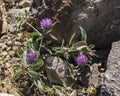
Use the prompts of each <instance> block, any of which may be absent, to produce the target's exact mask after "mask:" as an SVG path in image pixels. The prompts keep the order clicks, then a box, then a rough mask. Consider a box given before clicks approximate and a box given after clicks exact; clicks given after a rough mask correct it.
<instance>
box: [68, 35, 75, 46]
mask: <svg viewBox="0 0 120 96" xmlns="http://www.w3.org/2000/svg"><path fill="white" fill-rule="evenodd" d="M74 37H75V33H73V35H72V37H71V38H70V40H69V46H70V45H71V43H72V40H73V38H74Z"/></svg>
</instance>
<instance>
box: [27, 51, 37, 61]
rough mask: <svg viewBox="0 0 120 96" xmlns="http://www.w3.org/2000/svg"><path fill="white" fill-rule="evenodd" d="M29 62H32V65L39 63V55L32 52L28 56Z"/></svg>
mask: <svg viewBox="0 0 120 96" xmlns="http://www.w3.org/2000/svg"><path fill="white" fill-rule="evenodd" d="M27 60H28V62H31V63H33V62H37V60H38V55H37V53H36V52H34V51H30V52H29V53H28V54H27Z"/></svg>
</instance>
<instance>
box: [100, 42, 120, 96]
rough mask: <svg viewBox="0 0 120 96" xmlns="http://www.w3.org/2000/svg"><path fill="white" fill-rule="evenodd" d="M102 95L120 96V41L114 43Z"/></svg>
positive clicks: (103, 82)
mask: <svg viewBox="0 0 120 96" xmlns="http://www.w3.org/2000/svg"><path fill="white" fill-rule="evenodd" d="M100 96H120V41H118V42H114V43H113V44H112V49H111V51H110V54H109V56H108V61H107V70H106V72H105V77H104V79H103V81H102V87H101V93H100Z"/></svg>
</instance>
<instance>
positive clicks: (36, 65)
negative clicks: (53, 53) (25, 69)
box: [30, 59, 44, 71]
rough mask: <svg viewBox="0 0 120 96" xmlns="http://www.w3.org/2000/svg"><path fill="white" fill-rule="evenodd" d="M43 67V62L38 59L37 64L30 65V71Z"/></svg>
mask: <svg viewBox="0 0 120 96" xmlns="http://www.w3.org/2000/svg"><path fill="white" fill-rule="evenodd" d="M43 65H44V61H43V60H42V59H40V60H39V61H38V62H37V63H35V64H32V65H30V69H32V70H34V71H38V70H40V69H41V68H42V67H43Z"/></svg>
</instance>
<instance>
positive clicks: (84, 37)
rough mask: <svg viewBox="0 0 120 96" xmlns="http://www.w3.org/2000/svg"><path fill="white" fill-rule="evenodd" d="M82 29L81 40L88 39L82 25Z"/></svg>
mask: <svg viewBox="0 0 120 96" xmlns="http://www.w3.org/2000/svg"><path fill="white" fill-rule="evenodd" d="M79 28H80V31H81V40H82V41H86V40H87V33H86V31H85V30H84V29H83V28H82V27H81V26H80V27H79Z"/></svg>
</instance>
